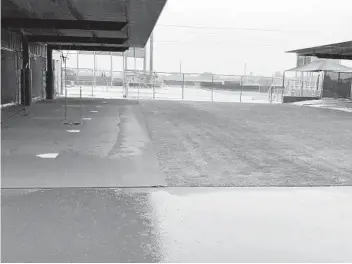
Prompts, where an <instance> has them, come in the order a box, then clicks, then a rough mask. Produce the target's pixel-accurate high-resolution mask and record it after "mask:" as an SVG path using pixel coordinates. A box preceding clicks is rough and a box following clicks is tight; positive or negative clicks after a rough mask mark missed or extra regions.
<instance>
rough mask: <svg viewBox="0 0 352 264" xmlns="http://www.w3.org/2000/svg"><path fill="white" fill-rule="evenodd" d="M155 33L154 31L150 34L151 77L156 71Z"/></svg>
mask: <svg viewBox="0 0 352 264" xmlns="http://www.w3.org/2000/svg"><path fill="white" fill-rule="evenodd" d="M153 60H154V34H153V32H152V33H151V34H150V53H149V74H150V79H152V77H153V71H154V61H153Z"/></svg>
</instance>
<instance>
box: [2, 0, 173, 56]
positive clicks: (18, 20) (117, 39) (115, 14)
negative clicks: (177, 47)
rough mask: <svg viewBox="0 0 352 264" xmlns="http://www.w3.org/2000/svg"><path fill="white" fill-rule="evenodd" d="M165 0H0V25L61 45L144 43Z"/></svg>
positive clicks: (89, 47)
mask: <svg viewBox="0 0 352 264" xmlns="http://www.w3.org/2000/svg"><path fill="white" fill-rule="evenodd" d="M166 1H167V0H40V1H39V0H1V22H2V25H1V26H2V27H3V28H8V29H10V30H13V31H21V32H22V33H24V35H25V36H26V38H27V40H28V41H29V42H43V43H48V44H50V45H53V47H56V48H62V49H65V48H67V49H81V50H85V49H86V50H106V51H114V50H115V51H123V50H125V49H126V48H127V47H141V48H142V47H144V46H145V44H146V43H147V40H148V38H149V36H150V34H151V32H152V30H153V28H154V26H155V24H156V22H157V20H158V18H159V16H160V13H161V11H162V9H163V7H164V5H165V3H166Z"/></svg>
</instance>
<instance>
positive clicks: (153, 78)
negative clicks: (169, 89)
mask: <svg viewBox="0 0 352 264" xmlns="http://www.w3.org/2000/svg"><path fill="white" fill-rule="evenodd" d="M151 81H152V84H153V99H155V76H154V75H152V80H151Z"/></svg>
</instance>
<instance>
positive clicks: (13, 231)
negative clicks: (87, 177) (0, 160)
mask: <svg viewBox="0 0 352 264" xmlns="http://www.w3.org/2000/svg"><path fill="white" fill-rule="evenodd" d="M351 200H352V188H351V187H327V188H284V187H282V188H162V189H153V188H152V189H150V188H149V189H80V188H78V189H77V188H55V189H51V190H49V189H47V190H30V191H28V190H12V191H11V190H7V191H6V192H3V195H2V208H1V211H2V223H1V226H2V232H1V238H2V243H1V249H2V261H3V262H43V263H50V262H88V263H92V262H113V263H116V262H207V263H209V262H351V261H352V243H351V237H352V225H351V222H352V203H351Z"/></svg>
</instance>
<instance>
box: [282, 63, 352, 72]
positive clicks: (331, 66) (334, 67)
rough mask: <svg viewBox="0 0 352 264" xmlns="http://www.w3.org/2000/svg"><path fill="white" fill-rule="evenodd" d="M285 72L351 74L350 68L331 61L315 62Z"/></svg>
mask: <svg viewBox="0 0 352 264" xmlns="http://www.w3.org/2000/svg"><path fill="white" fill-rule="evenodd" d="M287 71H295V72H321V71H328V72H341V73H352V68H349V67H346V66H343V65H341V64H339V63H337V62H336V61H333V60H317V61H313V62H311V63H309V64H306V65H303V66H300V67H295V68H292V69H289V70H287Z"/></svg>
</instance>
